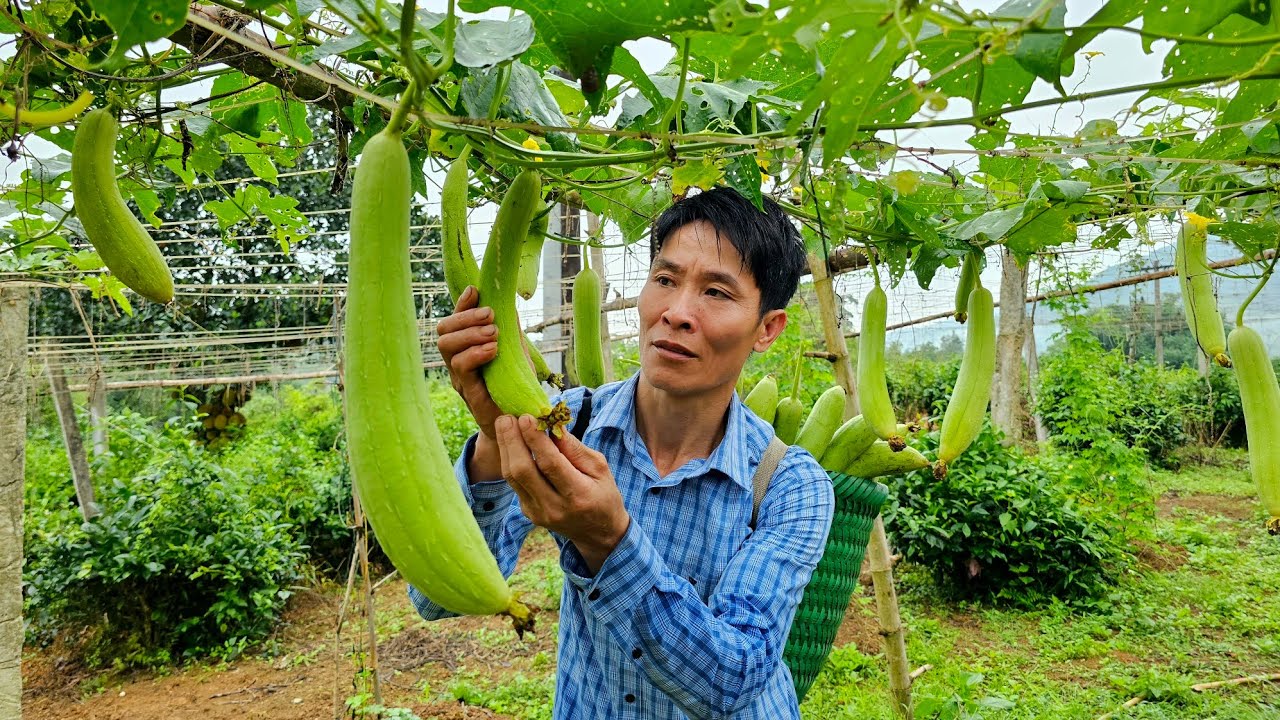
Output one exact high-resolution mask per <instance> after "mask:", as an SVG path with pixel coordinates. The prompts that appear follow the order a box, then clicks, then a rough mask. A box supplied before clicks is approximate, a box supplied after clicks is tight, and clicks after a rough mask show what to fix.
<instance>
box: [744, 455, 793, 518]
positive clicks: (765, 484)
mask: <svg viewBox="0 0 1280 720" xmlns="http://www.w3.org/2000/svg"><path fill="white" fill-rule="evenodd" d="M788 447H790V446H789V445H787V444H786V443H784V442H782V440H781V439H780V438H779V437H778V436H777V435H774V436H773V438H772V439H771V440H769V447H767V448H765V449H764V457H762V458H760V464H759V465H757V466H756V474H755V477H753V478H751V487H752V488H753V490H754V491H755V498H754V501H753V504H752V506H751V529H752V530H755V529H756V517H757V516H758V515H759V514H760V503H762V502H764V494H765V493H766V492H768V490H769V481H770V480H772V479H773V473H774V472H775V471H776V470H777V469H778V463H779V462H781V461H782V456H783V455H786V454H787V448H788Z"/></svg>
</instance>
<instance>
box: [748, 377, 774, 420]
mask: <svg viewBox="0 0 1280 720" xmlns="http://www.w3.org/2000/svg"><path fill="white" fill-rule="evenodd" d="M742 404H744V405H746V406H747V409H749V410H751V412H753V413H755V414H756V416H757V417H759V418H760V419H761V420H763V421H765V422H767V423H769V424H770V425H772V424H773V416H774V414H775V413H777V412H778V378H776V377H774V374H773V373H769V374H767V375H765V376H764V377H762V378H760V380H759V381H758V382H756V385H755V387H753V388H751V392H749V393H747V396H746V397H744V398H742Z"/></svg>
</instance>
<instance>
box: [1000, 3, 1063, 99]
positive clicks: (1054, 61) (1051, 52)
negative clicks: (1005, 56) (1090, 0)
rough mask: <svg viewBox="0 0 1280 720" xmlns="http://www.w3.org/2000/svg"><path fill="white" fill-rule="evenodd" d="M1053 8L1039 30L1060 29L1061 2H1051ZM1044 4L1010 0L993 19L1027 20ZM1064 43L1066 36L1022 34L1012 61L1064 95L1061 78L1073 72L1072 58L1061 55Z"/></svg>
mask: <svg viewBox="0 0 1280 720" xmlns="http://www.w3.org/2000/svg"><path fill="white" fill-rule="evenodd" d="M1051 2H1052V5H1053V7H1052V8H1051V9H1050V10H1049V13H1048V15H1047V16H1042V17H1044V20H1043V21H1042V22H1041V23H1040V26H1041V27H1044V28H1048V29H1052V28H1062V27H1063V21H1064V20H1065V19H1066V17H1067V7H1066V2H1065V0H1051ZM1043 6H1044V0H1010V1H1009V2H1007V3H1005V4H1004V5H1001V6H1000V7H999V8H998V9H997V10H996V12H995V14H996V15H998V16H1001V17H1005V16H1013V17H1024V18H1025V17H1028V16H1029V15H1031V14H1032V13H1036V12H1040V11H1041V9H1042V8H1043ZM1066 42H1067V37H1066V33H1023V34H1022V36H1021V37H1020V38H1019V39H1018V44H1017V46H1016V47H1015V48H1014V50H1013V58H1014V59H1015V60H1017V61H1018V64H1019V65H1021V66H1022V67H1024V68H1026V69H1027V71H1028V72H1030V73H1032V74H1033V75H1035V76H1036V77H1038V78H1040V79H1041V80H1044V81H1045V82H1047V83H1049V84H1050V85H1052V86H1053V87H1054V88H1055V89H1056V90H1057V91H1058V92H1059V93H1061V94H1063V95H1066V94H1067V92H1066V90H1064V89H1063V88H1062V76H1063V75H1070V74H1071V72H1072V70H1074V69H1075V56H1074V55H1069V54H1068V55H1064V54H1063V52H1062V49H1063V47H1065V45H1066Z"/></svg>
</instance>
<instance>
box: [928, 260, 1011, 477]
mask: <svg viewBox="0 0 1280 720" xmlns="http://www.w3.org/2000/svg"><path fill="white" fill-rule="evenodd" d="M995 374H996V321H995V303H994V301H993V300H992V297H991V291H990V290H988V289H986V288H984V287H982V286H981V285H979V286H978V287H976V288H974V289H973V292H971V293H970V294H969V330H968V333H967V337H966V338H965V342H964V357H963V358H962V359H961V360H960V373H959V374H958V375H957V376H956V385H955V388H954V389H953V390H952V391H951V399H950V400H948V401H947V410H946V413H945V414H943V416H942V432H941V435H940V436H939V441H938V462H937V463H936V464H934V466H933V473H934V477H937V478H938V479H942V478H944V477H946V475H947V466H948V465H950V464H951V462H952V461H954V460H955V459H956V458H957V457H959V456H960V453H962V452H964V451H965V449H966V448H968V447H969V445H970V444H971V443H972V442H973V440H974V438H976V437H978V433H980V432H982V420H983V418H984V417H985V416H986V414H987V402H988V401H989V400H990V398H991V383H992V381H993V380H994V379H995Z"/></svg>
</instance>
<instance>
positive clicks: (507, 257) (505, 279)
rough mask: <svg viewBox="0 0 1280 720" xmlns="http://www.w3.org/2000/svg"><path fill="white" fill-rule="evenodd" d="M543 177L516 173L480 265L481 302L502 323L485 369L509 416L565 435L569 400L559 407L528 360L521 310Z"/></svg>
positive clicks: (495, 397) (492, 391)
mask: <svg viewBox="0 0 1280 720" xmlns="http://www.w3.org/2000/svg"><path fill="white" fill-rule="evenodd" d="M541 192H542V179H541V177H540V176H539V175H538V173H537V172H535V171H533V170H525V171H523V172H521V173H520V174H519V175H517V176H516V179H515V180H514V181H513V182H512V183H511V187H510V188H508V189H507V192H506V194H505V195H504V196H503V198H502V204H501V205H500V206H499V207H498V215H497V217H496V218H495V219H494V221H493V229H492V231H491V232H490V234H489V245H488V247H486V248H485V251H484V261H483V262H482V263H481V264H480V304H481V305H482V306H486V307H490V308H493V321H494V324H495V325H497V326H498V354H497V356H496V357H494V359H493V360H491V361H489V363H487V364H486V365H485V366H484V367H483V368H481V374H482V375H483V376H484V382H485V386H486V387H488V389H489V395H490V397H492V398H493V401H494V403H495V404H497V406H498V407H499V408H500V409H501V410H502V412H504V413H507V414H508V415H516V416H520V415H532V416H533V417H534V418H536V419H537V420H538V426H539V427H540V428H542V429H549V430H551V431H552V432H553V433H554V434H556V435H560V434H562V433H563V430H564V426H565V424H566V423H568V422H569V420H570V414H569V410H568V408H567V407H566V406H565V404H564V403H563V402H559V403H556V405H555V406H554V407H553V406H552V405H551V403H550V401H549V400H548V399H547V394H546V393H545V392H544V391H543V389H542V385H541V384H540V383H539V382H538V378H537V377H536V376H535V375H534V372H533V368H532V367H530V365H529V363H528V362H527V361H526V358H525V353H524V348H523V347H522V343H523V342H524V333H523V331H522V329H521V327H520V316H519V315H517V314H516V277H517V275H518V274H519V273H520V252H521V248H522V247H523V245H524V241H525V237H526V236H527V235H528V233H529V220H530V219H531V217H532V215H533V208H534V206H535V205H536V204H537V203H538V202H539V201H540V200H541Z"/></svg>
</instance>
